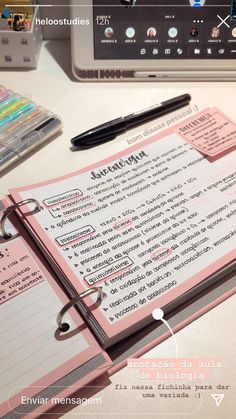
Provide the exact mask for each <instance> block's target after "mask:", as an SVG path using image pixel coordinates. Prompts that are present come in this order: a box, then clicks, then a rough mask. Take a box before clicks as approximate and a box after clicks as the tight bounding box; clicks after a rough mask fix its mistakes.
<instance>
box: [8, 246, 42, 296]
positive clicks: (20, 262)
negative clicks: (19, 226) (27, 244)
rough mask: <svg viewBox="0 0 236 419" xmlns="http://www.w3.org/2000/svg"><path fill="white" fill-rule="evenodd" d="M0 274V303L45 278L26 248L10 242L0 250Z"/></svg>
mask: <svg viewBox="0 0 236 419" xmlns="http://www.w3.org/2000/svg"><path fill="white" fill-rule="evenodd" d="M0 276H1V280H0V304H3V303H4V302H6V301H8V300H9V299H10V298H13V297H16V296H17V295H18V294H20V293H22V292H24V291H26V290H27V289H29V288H31V287H34V286H35V285H37V284H40V283H41V282H43V281H44V280H45V279H44V277H43V275H42V272H40V270H39V268H38V266H37V265H36V263H35V262H34V260H33V259H32V258H31V257H30V256H29V254H28V252H27V250H26V249H25V248H24V247H23V246H19V244H18V243H11V242H9V244H7V245H6V246H2V248H1V250H0Z"/></svg>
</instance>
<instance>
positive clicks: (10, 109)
mask: <svg viewBox="0 0 236 419" xmlns="http://www.w3.org/2000/svg"><path fill="white" fill-rule="evenodd" d="M27 103H29V101H28V100H26V99H17V100H16V101H15V102H14V103H13V104H12V105H10V106H8V107H7V108H4V109H3V110H2V111H1V110H0V119H3V118H5V117H6V116H9V115H10V114H11V113H13V112H15V111H17V110H18V109H20V108H23V107H24V106H25V105H26V104H27Z"/></svg>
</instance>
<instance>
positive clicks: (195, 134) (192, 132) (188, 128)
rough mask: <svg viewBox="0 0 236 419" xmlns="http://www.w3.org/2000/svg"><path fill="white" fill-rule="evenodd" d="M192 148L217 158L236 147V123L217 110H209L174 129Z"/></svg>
mask: <svg viewBox="0 0 236 419" xmlns="http://www.w3.org/2000/svg"><path fill="white" fill-rule="evenodd" d="M174 132H175V133H177V134H179V135H181V137H183V138H184V139H185V140H186V141H188V142H189V143H190V144H191V145H192V147H194V148H195V149H196V150H199V151H200V152H201V153H203V154H205V155H207V156H210V157H216V156H219V155H220V154H222V153H225V152H227V151H229V150H230V149H232V148H234V147H236V123H235V122H234V121H232V120H231V119H230V118H229V117H227V116H226V115H224V114H223V113H222V112H221V111H220V110H219V109H217V108H208V109H205V110H204V111H202V112H199V113H198V114H197V115H195V116H194V117H191V118H189V119H187V120H185V121H184V122H183V123H181V124H179V125H177V126H176V127H175V128H174Z"/></svg>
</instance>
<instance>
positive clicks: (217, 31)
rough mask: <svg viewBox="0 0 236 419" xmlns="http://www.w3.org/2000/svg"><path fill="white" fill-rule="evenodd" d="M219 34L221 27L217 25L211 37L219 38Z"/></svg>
mask: <svg viewBox="0 0 236 419" xmlns="http://www.w3.org/2000/svg"><path fill="white" fill-rule="evenodd" d="M219 36H220V29H219V28H217V27H216V26H215V27H214V28H212V30H211V37H212V38H218V37H219Z"/></svg>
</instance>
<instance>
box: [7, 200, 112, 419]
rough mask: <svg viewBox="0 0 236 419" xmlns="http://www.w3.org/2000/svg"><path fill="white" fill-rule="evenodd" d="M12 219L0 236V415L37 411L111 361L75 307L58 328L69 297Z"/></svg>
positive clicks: (77, 386) (78, 385) (73, 390)
mask: <svg viewBox="0 0 236 419" xmlns="http://www.w3.org/2000/svg"><path fill="white" fill-rule="evenodd" d="M4 204H5V205H6V204H7V203H6V201H5V203H4ZM0 210H3V204H2V203H1V202H0ZM0 212H1V211H0ZM13 222H14V227H13V225H12V224H11V223H10V222H9V221H8V222H7V229H8V231H9V232H10V233H11V234H12V238H11V240H8V241H3V240H1V241H0V277H1V280H0V321H1V325H2V327H1V343H0V371H1V375H0V416H1V417H2V418H3V417H4V419H8V418H9V419H14V418H20V417H24V416H26V415H27V414H29V415H31V414H32V413H34V414H36V413H37V414H38V415H40V413H41V412H42V411H44V410H45V409H49V408H50V407H51V406H54V405H55V404H56V402H57V398H59V399H60V398H61V397H62V395H63V397H66V396H67V395H70V394H71V393H72V392H75V390H76V389H78V388H80V387H82V386H85V385H87V384H88V383H89V382H91V380H93V379H94V378H96V377H98V376H100V375H102V374H104V373H105V372H106V371H107V370H108V368H109V367H110V366H111V361H110V358H109V357H108V355H107V354H106V353H104V352H103V351H102V349H101V347H100V346H99V344H98V343H97V342H96V340H95V339H94V337H93V336H92V334H91V332H90V331H89V330H88V328H87V327H86V325H85V324H84V321H83V320H82V318H81V316H80V315H79V313H78V312H77V311H76V310H75V309H74V308H72V309H71V310H70V311H69V312H68V313H67V316H66V317H67V320H66V321H67V322H68V323H69V324H70V326H71V330H70V333H69V334H68V335H67V336H65V335H63V334H61V333H60V331H59V330H58V328H57V323H56V318H57V314H58V311H59V310H60V309H61V306H62V305H63V304H65V303H66V302H67V301H68V298H67V296H66V295H65V293H64V292H63V291H62V290H61V288H60V287H59V285H58V284H57V281H56V278H55V276H54V275H53V274H51V273H50V271H49V269H48V267H47V264H45V263H44V264H42V262H41V260H40V255H39V257H38V256H37V253H38V251H37V249H36V248H35V246H34V244H33V243H32V241H31V240H30V239H29V237H28V236H27V234H25V232H24V231H22V228H21V225H20V224H19V222H17V220H16V218H15V217H13ZM16 228H17V230H16ZM70 386H71V388H70ZM27 399H28V400H27ZM29 400H30V401H29ZM29 417H30V416H29Z"/></svg>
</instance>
